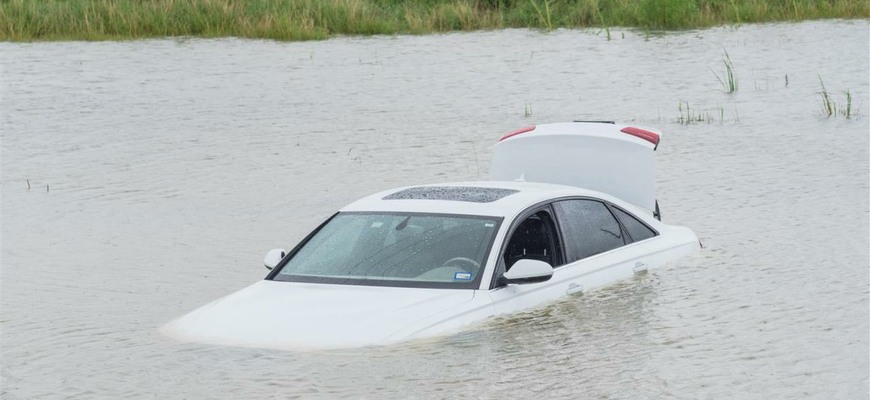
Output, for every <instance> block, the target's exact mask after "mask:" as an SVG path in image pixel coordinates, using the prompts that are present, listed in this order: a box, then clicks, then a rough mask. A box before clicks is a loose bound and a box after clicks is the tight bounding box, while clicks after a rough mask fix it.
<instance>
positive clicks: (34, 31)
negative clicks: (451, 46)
mask: <svg viewBox="0 0 870 400" xmlns="http://www.w3.org/2000/svg"><path fill="white" fill-rule="evenodd" d="M868 17H870V1H867V0H824V1H819V0H768V1H765V0H0V40H4V41H9V40H12V41H31V40H114V39H138V38H150V37H167V36H200V37H222V36H237V37H249V38H268V39H277V40H310V39H324V38H328V37H330V36H333V35H372V34H397V33H405V34H423V33H434V32H447V31H456V30H479V29H500V28H537V29H544V30H550V29H557V28H563V27H566V28H580V27H599V28H604V29H607V32H608V34H609V28H610V27H614V26H623V27H639V28H643V29H646V30H658V29H681V28H697V27H707V26H714V25H723V24H740V23H751V22H766V21H795V20H803V19H820V18H868Z"/></svg>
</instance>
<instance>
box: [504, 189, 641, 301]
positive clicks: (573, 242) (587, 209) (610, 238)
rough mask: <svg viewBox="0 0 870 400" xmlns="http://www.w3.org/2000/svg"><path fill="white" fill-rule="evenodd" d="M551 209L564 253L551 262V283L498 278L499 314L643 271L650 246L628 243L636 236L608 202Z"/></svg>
mask: <svg viewBox="0 0 870 400" xmlns="http://www.w3.org/2000/svg"><path fill="white" fill-rule="evenodd" d="M546 210H547V212H548V213H549V215H551V216H552V217H553V218H554V221H555V226H554V227H555V230H556V232H555V233H554V234H553V240H554V244H555V247H558V249H559V251H560V255H559V257H554V258H553V260H554V263H552V264H551V265H553V267H554V271H553V276H552V278H551V279H550V280H548V281H546V282H542V283H533V284H525V285H502V284H500V283H499V282H498V281H497V280H494V283H493V285H492V286H491V287H492V288H491V290H490V296H491V297H492V301H493V304H494V307H495V309H496V312H498V313H503V312H511V311H515V310H518V309H523V308H527V307H532V306H535V305H537V304H540V303H542V302H545V301H550V300H553V299H556V298H559V297H562V296H565V295H571V294H579V293H582V292H584V291H586V290H589V289H591V288H593V287H597V286H601V285H605V284H608V283H611V282H613V281H616V280H619V279H622V278H625V277H628V276H631V275H632V274H633V273H634V272H635V271H640V270H643V269H644V266H645V263H644V257H645V254H646V253H645V252H646V250H645V249H644V248H641V247H637V246H626V244H631V243H632V242H633V240H632V238H631V236H630V235H629V234H628V233H627V232H626V229H625V228H624V227H623V225H622V223H620V221H619V220H618V219H617V218H616V216H615V215H614V213H613V212H612V211H611V208H610V206H609V205H608V204H607V203H606V202H604V201H602V200H599V199H593V198H575V199H564V200H558V201H554V202H553V203H552V204H549V205H547V207H546ZM620 211H621V210H620ZM528 215H529V214H524V215H523V217H522V218H528ZM532 215H534V214H532ZM523 222H524V220H521V221H519V222H518V223H515V224H514V225H515V226H514V227H513V229H514V230H513V231H512V232H511V234H510V236H509V239H508V240H507V241H506V245H505V246H503V249H502V256H501V257H500V260H499V266H498V267H497V268H496V272H495V275H494V276H496V277H498V276H500V275H501V274H502V273H504V271H505V270H506V269H507V268H508V267H509V262H510V260H511V257H512V254H513V253H512V252H511V247H512V246H514V243H515V240H516V236H517V235H521V234H522V233H523V232H522V230H518V229H517V227H520V226H522V224H523ZM653 235H655V232H653Z"/></svg>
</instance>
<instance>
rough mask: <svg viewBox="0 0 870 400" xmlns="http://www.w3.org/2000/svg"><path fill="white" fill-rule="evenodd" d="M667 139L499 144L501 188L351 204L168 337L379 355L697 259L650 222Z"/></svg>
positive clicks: (542, 134) (584, 132) (594, 133)
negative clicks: (371, 350) (382, 349)
mask: <svg viewBox="0 0 870 400" xmlns="http://www.w3.org/2000/svg"><path fill="white" fill-rule="evenodd" d="M626 131H628V132H626ZM659 138H660V133H658V132H655V131H652V130H646V129H639V128H632V127H623V126H618V125H615V124H611V123H563V124H548V125H541V126H538V127H531V128H526V129H524V130H520V131H517V132H512V133H511V134H508V135H506V136H505V137H504V138H502V140H501V141H500V142H499V144H498V145H497V146H496V148H495V151H496V153H495V156H494V161H493V172H492V174H493V178H494V179H497V180H493V181H486V182H465V183H446V184H437V185H421V186H411V187H405V188H400V189H394V190H388V191H385V192H381V193H377V194H374V195H371V196H368V197H365V198H363V199H361V200H358V201H356V202H354V203H352V204H350V205H348V206H346V207H344V208H343V209H341V210H340V211H339V212H338V213H336V214H334V215H333V216H332V217H331V218H329V219H328V220H327V221H326V222H324V223H323V224H322V225H321V226H319V227H318V228H317V229H315V230H314V232H312V233H311V234H309V235H308V236H307V237H306V238H305V239H304V240H302V242H301V243H299V244H298V245H297V246H295V247H294V248H293V249H292V250H290V251H289V252H285V251H284V250H282V249H276V250H272V251H270V252H269V253H268V254H267V256H266V259H265V264H266V267H267V268H270V269H271V272H270V273H269V274H268V276H266V278H265V279H264V280H262V281H260V282H257V283H255V284H253V285H251V286H249V287H247V288H245V289H242V290H240V291H238V292H236V293H233V294H230V295H228V296H226V297H224V298H221V299H218V300H216V301H214V302H212V303H210V304H207V305H205V306H203V307H201V308H199V309H197V310H195V311H193V312H191V313H189V314H187V315H185V316H183V317H181V318H179V319H177V320H175V321H173V322H171V323H169V324H168V325H166V326H165V327H164V328H163V332H164V333H166V334H168V335H170V336H173V337H176V338H179V339H182V340H192V341H197V342H204V343H214V344H227V345H239V346H253V347H267V348H287V349H326V348H348V347H359V346H367V345H382V344H389V343H395V342H399V341H404V340H408V339H412V338H421V337H428V336H435V335H440V334H446V333H451V332H455V331H457V330H459V329H461V328H462V327H465V326H467V325H470V324H472V323H475V322H478V321H481V320H483V319H486V318H488V317H491V316H494V315H498V314H504V313H510V312H516V311H518V310H523V309H528V308H530V307H534V306H538V305H541V304H542V303H545V302H547V301H551V300H553V299H556V298H559V297H561V296H565V295H571V294H579V293H582V292H584V291H587V290H589V289H592V288H595V287H598V286H602V285H605V284H608V283H611V282H613V281H616V280H619V279H623V278H627V277H630V276H631V275H632V274H635V273H638V272H642V271H646V270H648V269H651V268H655V267H659V266H661V265H663V264H665V263H667V262H669V261H673V260H675V259H678V258H680V257H682V256H684V255H686V254H689V253H692V252H694V251H696V250H697V249H698V247H699V242H698V238H697V237H696V236H695V234H694V233H693V232H692V231H691V230H690V229H688V228H685V227H679V226H671V225H666V224H664V223H662V222H661V221H659V220H658V219H657V218H656V216H657V215H658V205H657V204H656V201H655V198H654V191H653V190H652V179H651V178H652V156H651V153H652V151H653V150H654V149H655V148H656V146H657V145H658V142H659ZM647 153H650V154H649V155H648V154H647ZM508 179H510V180H508ZM580 186H583V187H586V188H582V187H580ZM592 189H596V190H592ZM605 191H606V193H605Z"/></svg>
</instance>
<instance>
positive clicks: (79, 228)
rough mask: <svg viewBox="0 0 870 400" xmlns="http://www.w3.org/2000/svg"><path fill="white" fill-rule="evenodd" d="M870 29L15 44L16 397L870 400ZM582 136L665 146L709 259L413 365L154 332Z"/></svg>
mask: <svg viewBox="0 0 870 400" xmlns="http://www.w3.org/2000/svg"><path fill="white" fill-rule="evenodd" d="M868 26H870V25H868V22H867V21H851V22H843V21H827V22H807V23H801V24H773V25H751V26H741V27H738V28H718V29H711V30H702V31H685V32H679V33H671V34H666V35H652V36H648V35H646V34H644V33H643V32H636V31H620V30H613V31H611V40H608V39H607V37H606V33H605V32H599V31H557V32H552V33H539V32H530V31H525V30H508V31H498V32H478V33H457V34H447V35H433V36H420V37H374V38H339V39H333V40H329V41H323V42H305V43H276V42H271V41H256V40H236V39H218V40H198V39H190V40H188V39H175V40H172V39H167V40H148V41H131V42H103V43H25V44H18V43H0V89H2V90H0V96H2V97H0V113H2V125H0V127H2V285H0V289H2V295H0V306H2V310H0V311H2V318H0V334H2V375H0V378H2V379H0V383H2V389H0V397H2V398H3V399H39V398H75V399H91V398H97V399H109V398H111V399H115V398H160V399H164V398H191V399H199V398H269V399H272V398H306V399H307V398H340V397H350V398H372V399H375V398H377V399H381V398H456V397H468V398H501V399H503V398H558V397H561V398H594V399H642V398H684V399H697V398H740V399H754V398H757V399H770V398H787V399H794V398H816V399H846V398H851V399H866V398H867V397H868V376H870V361H868V341H870V340H868V335H870V328H868V318H870V309H868V271H870V245H868V243H870V238H868V236H870V231H868V229H870V228H868V225H870V223H868V218H870V203H868V201H870V200H868V198H870V195H868V186H870V161H868V147H870V140H868V136H870V123H868V121H870V119H868V117H870V109H868V108H870V95H868V93H870V83H868V79H870V60H868V57H870V56H868V54H870V49H868V47H870V45H868V43H870V38H868V32H870V29H868ZM726 50H727V52H728V53H729V54H730V57H731V60H732V61H733V63H734V68H735V70H736V73H737V76H738V84H739V89H738V91H737V92H736V93H733V94H728V93H725V92H724V90H723V88H722V86H721V85H720V83H719V82H718V81H717V79H716V76H715V73H718V74H719V75H722V74H723V71H724V65H723V63H722V57H723V55H724V51H726ZM819 76H821V78H822V79H823V80H824V83H825V86H826V87H827V88H828V90H829V91H830V93H831V96H832V98H833V99H834V100H835V101H836V102H837V103H839V104H840V106H841V107H843V106H845V102H846V100H845V95H844V94H843V91H845V90H849V91H850V92H851V94H852V97H853V101H852V110H853V113H857V117H853V118H850V119H846V118H844V117H842V116H840V117H836V118H825V117H824V116H823V115H822V106H821V103H820V99H821V97H820V96H819V93H818V92H819V91H820V90H821V87H820V84H819ZM681 102H682V103H683V104H684V103H686V102H688V103H689V107H690V109H691V110H692V112H698V113H699V114H696V117H697V115H700V116H701V119H704V120H705V121H703V122H699V123H693V124H690V125H683V124H680V123H679V122H678V120H679V118H680V115H681V113H680V111H679V110H678V103H681ZM695 110H697V111H695ZM683 113H684V114H683V115H684V116H685V110H684V111H683ZM527 114H531V115H527ZM572 119H615V120H619V121H638V123H643V124H646V125H652V126H657V127H659V128H661V129H662V130H663V131H664V132H665V136H664V139H663V142H662V145H661V146H660V148H659V152H658V155H657V156H658V162H659V171H658V182H657V184H658V189H659V200H660V203H661V205H662V207H663V215H664V220H665V221H666V222H670V223H673V224H680V225H687V226H690V227H692V228H693V229H694V230H695V231H696V232H697V233H698V235H699V236H700V237H701V238H702V239H703V241H704V244H705V245H706V248H705V249H704V250H703V251H701V252H700V253H699V254H697V255H696V256H692V257H689V258H687V259H684V260H681V261H679V262H676V263H674V264H673V265H670V266H669V267H666V268H664V269H660V270H657V271H655V272H652V273H650V274H647V275H644V276H639V277H636V278H635V279H632V280H629V281H625V282H621V283H619V284H617V285H615V286H611V287H608V288H605V289H601V290H598V291H594V292H592V293H589V294H587V295H585V296H582V297H575V298H570V299H566V300H563V301H560V302H557V303H554V304H549V305H546V306H544V307H541V308H538V309H535V310H532V311H529V312H526V313H523V314H519V315H515V316H511V317H508V318H500V319H496V320H491V321H487V322H485V323H483V324H481V325H480V326H476V327H473V328H471V329H469V330H468V331H465V332H462V333H459V334H456V335H453V336H449V337H443V338H437V339H433V340H425V341H418V342H411V343H407V344H403V345H398V346H392V347H383V348H363V349H355V350H345V351H329V352H314V353H296V352H286V351H270V350H256V349H244V348H232V347H219V346H208V345H198V344H189V343H178V342H175V341H173V340H171V339H168V338H165V337H163V336H161V335H160V334H159V333H158V332H157V329H158V327H160V326H161V325H162V324H164V323H166V322H167V321H169V320H171V319H173V318H175V317H177V316H179V315H182V314H184V313H186V312H188V311H190V310H192V309H194V308H196V307H198V306H199V305H202V304H204V303H206V302H208V301H211V300H212V299H215V298H217V297H219V296H222V295H224V294H227V293H230V292H232V291H235V290H237V289H240V288H243V287H245V286H247V285H249V284H250V283H252V282H255V281H256V280H258V279H262V278H263V277H264V276H265V274H266V270H265V269H264V268H263V266H262V258H263V255H264V254H265V252H266V251H267V250H269V249H271V248H274V247H291V246H292V245H293V244H294V243H296V242H297V241H298V240H299V239H301V238H302V237H303V235H305V234H306V233H307V232H308V231H309V230H310V229H312V228H313V227H314V226H316V225H317V224H318V223H319V222H320V221H321V220H323V219H324V218H326V217H327V216H328V215H330V214H331V213H332V212H333V211H334V210H336V209H338V208H340V207H341V206H343V205H344V204H346V203H348V202H350V201H352V200H354V199H356V198H358V197H361V196H363V195H366V194H369V193H372V192H375V191H379V190H383V189H387V188H390V187H395V186H401V185H408V184H415V183H432V182H438V181H453V180H469V179H478V178H485V177H486V174H487V172H488V165H489V160H490V146H491V145H492V144H493V143H494V141H495V140H497V139H498V138H499V137H500V136H501V135H502V134H504V133H505V132H507V131H509V130H512V129H515V128H518V127H522V126H525V125H529V124H534V123H543V122H554V121H566V120H572ZM348 334H349V335H352V334H354V333H353V332H348Z"/></svg>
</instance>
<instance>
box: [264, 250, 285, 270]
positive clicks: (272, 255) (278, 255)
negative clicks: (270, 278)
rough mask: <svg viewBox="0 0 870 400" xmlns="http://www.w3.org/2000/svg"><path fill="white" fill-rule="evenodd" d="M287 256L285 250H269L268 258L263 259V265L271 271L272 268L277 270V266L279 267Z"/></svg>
mask: <svg viewBox="0 0 870 400" xmlns="http://www.w3.org/2000/svg"><path fill="white" fill-rule="evenodd" d="M286 255H287V253H286V252H285V251H284V249H272V250H269V252H268V253H266V258H264V259H263V264H265V265H266V269H269V270H271V269H272V268H275V266H276V265H278V263H279V262H281V260H282V259H283V258H284V256H286Z"/></svg>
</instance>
